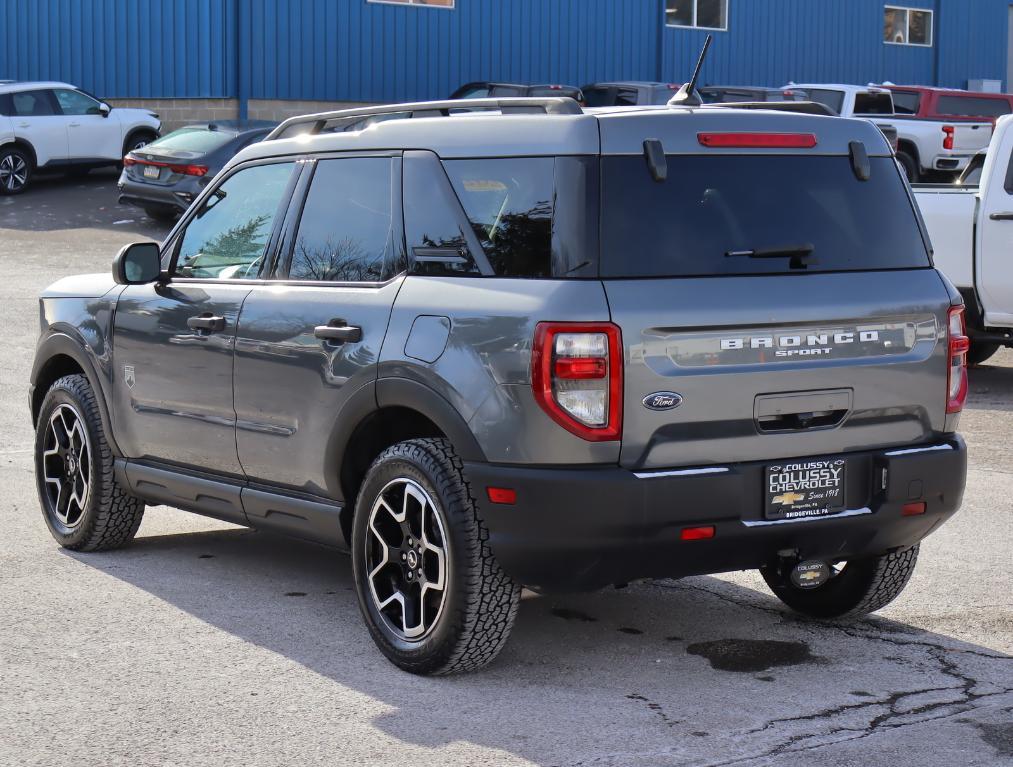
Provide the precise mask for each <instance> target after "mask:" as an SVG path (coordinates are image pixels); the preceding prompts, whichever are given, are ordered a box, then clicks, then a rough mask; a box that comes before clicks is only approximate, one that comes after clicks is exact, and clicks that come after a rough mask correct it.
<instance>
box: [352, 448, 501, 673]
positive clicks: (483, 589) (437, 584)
mask: <svg viewBox="0 0 1013 767" xmlns="http://www.w3.org/2000/svg"><path fill="white" fill-rule="evenodd" d="M488 541H489V533H488V530H487V529H486V527H485V524H484V523H483V522H482V519H481V517H480V516H479V514H478V509H477V506H476V503H475V499H474V497H473V496H472V494H471V490H470V488H469V486H468V483H467V480H466V479H465V477H464V473H463V466H462V464H461V459H460V458H459V457H458V456H457V454H456V453H455V452H454V449H453V447H451V445H450V443H449V442H448V441H447V440H445V439H417V440H411V441H409V442H401V443H399V444H397V445H394V446H393V447H391V448H388V449H387V450H385V451H384V452H383V453H382V454H381V455H380V456H379V457H378V458H377V459H376V461H374V463H373V465H372V467H371V468H370V470H369V472H368V474H367V475H366V479H365V481H364V482H363V485H362V489H361V490H360V492H359V498H358V501H357V503H356V513H355V521H354V524H353V529H352V565H353V570H354V573H355V586H356V591H357V593H358V597H359V607H360V608H361V610H362V615H363V617H364V618H365V621H366V625H367V627H368V628H369V632H370V634H371V635H372V637H373V641H375V642H376V644H377V647H379V648H380V651H381V652H382V653H383V654H384V655H386V656H387V658H388V659H389V660H390V661H391V662H392V663H394V664H395V665H396V666H398V667H400V668H401V669H404V670H405V671H409V672H411V673H413V674H427V675H428V674H451V673H458V672H464V671H473V670H475V669H478V668H481V667H482V666H485V665H486V664H488V663H489V662H490V661H492V660H493V659H494V658H495V657H496V656H497V655H498V654H499V652H500V650H501V649H502V648H503V645H504V644H506V641H507V638H508V637H509V635H510V629H511V628H512V627H513V623H514V619H515V617H516V615H517V607H518V604H519V602H520V591H521V590H520V587H519V586H518V585H517V584H515V583H514V582H513V581H512V580H511V579H510V578H509V577H508V576H507V575H506V574H505V573H504V572H503V570H502V569H501V568H500V566H499V564H498V563H497V562H496V559H495V557H494V556H493V554H492V551H491V550H490V548H489V542H488Z"/></svg>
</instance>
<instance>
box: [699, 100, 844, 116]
mask: <svg viewBox="0 0 1013 767" xmlns="http://www.w3.org/2000/svg"><path fill="white" fill-rule="evenodd" d="M703 108H704V109H710V108H718V109H770V110H772V111H774V112H801V113H802V114H807V115H823V116H824V117H837V116H838V115H837V112H835V111H834V110H833V109H831V108H830V107H828V106H827V105H826V104H820V103H819V102H818V101H739V102H734V101H732V102H729V103H727V104H704V105H703Z"/></svg>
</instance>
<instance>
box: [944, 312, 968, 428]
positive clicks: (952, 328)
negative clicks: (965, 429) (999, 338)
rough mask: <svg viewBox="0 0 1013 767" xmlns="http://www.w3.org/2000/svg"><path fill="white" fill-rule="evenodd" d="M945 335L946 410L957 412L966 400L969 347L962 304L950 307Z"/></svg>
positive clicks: (961, 408) (962, 407)
mask: <svg viewBox="0 0 1013 767" xmlns="http://www.w3.org/2000/svg"><path fill="white" fill-rule="evenodd" d="M946 335H947V345H948V348H949V359H950V361H949V367H948V368H947V375H946V412H947V413H959V412H960V411H961V410H963V409H964V403H965V402H966V401H967V352H968V350H969V349H970V348H971V339H970V338H968V337H967V332H966V326H965V324H964V307H963V306H951V307H950V314H949V321H948V323H947V333H946Z"/></svg>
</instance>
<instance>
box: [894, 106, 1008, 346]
mask: <svg viewBox="0 0 1013 767" xmlns="http://www.w3.org/2000/svg"><path fill="white" fill-rule="evenodd" d="M1011 162H1013V115H1007V116H1005V117H1000V118H999V119H998V120H997V121H996V127H995V135H993V136H992V143H991V144H990V145H989V148H988V153H987V154H985V155H983V156H982V155H980V154H979V155H978V156H977V157H976V158H975V160H974V168H972V167H971V166H970V165H969V166H968V168H969V169H970V174H969V175H971V176H977V181H976V182H974V183H973V184H972V183H970V182H971V181H972V179H967V180H966V181H965V184H964V185H962V186H961V185H956V186H954V185H950V186H940V185H926V186H916V187H915V188H914V195H915V200H916V201H917V202H918V207H919V208H920V209H921V213H922V218H923V219H924V220H925V226H926V228H927V229H928V232H929V236H930V238H931V239H932V245H933V249H934V260H935V263H936V266H937V268H938V269H939V270H940V271H942V272H943V273H944V274H945V275H946V276H947V277H949V279H950V281H951V282H953V284H954V285H956V286H957V289H958V290H959V291H960V293H961V294H962V295H963V297H964V303H965V304H966V306H967V326H968V334H969V335H970V338H971V350H970V352H969V359H970V361H971V362H972V363H974V364H978V363H981V362H984V361H985V360H987V359H988V358H989V357H991V356H992V355H993V354H995V352H996V350H998V349H999V347H1000V346H1007V347H1013V259H1011V258H1010V254H1011V253H1013V184H1011V183H1010V175H1009V173H1008V172H1007V169H1008V168H1009V167H1010V166H1011ZM979 163H980V164H979Z"/></svg>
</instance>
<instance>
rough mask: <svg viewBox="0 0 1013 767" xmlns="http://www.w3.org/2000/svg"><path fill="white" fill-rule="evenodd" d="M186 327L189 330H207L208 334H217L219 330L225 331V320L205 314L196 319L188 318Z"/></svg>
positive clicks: (208, 313)
mask: <svg viewBox="0 0 1013 767" xmlns="http://www.w3.org/2000/svg"><path fill="white" fill-rule="evenodd" d="M186 326H187V327H188V328H190V330H207V331H208V332H210V333H217V332H218V331H220V330H225V318H224V317H218V316H217V315H214V314H211V313H210V312H207V313H205V314H201V315H198V316H197V317H190V318H189V319H188V320H187V321H186Z"/></svg>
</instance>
